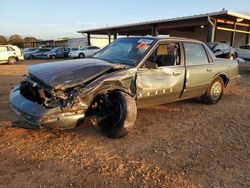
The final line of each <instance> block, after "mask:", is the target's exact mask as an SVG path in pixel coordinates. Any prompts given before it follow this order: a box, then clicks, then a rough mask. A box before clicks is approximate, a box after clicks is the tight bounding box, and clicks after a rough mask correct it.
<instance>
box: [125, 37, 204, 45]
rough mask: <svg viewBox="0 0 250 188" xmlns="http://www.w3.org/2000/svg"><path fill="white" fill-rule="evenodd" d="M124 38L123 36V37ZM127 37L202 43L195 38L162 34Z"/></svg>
mask: <svg viewBox="0 0 250 188" xmlns="http://www.w3.org/2000/svg"><path fill="white" fill-rule="evenodd" d="M124 38H125V37H124ZM128 38H138V39H149V40H150V39H151V40H155V41H159V42H160V41H173V40H175V41H188V42H198V43H202V41H199V40H196V39H190V38H184V37H164V36H155V37H154V36H135V37H128Z"/></svg>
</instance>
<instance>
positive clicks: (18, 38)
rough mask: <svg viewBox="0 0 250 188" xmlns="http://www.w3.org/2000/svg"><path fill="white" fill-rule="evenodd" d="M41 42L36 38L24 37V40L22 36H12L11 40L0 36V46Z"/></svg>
mask: <svg viewBox="0 0 250 188" xmlns="http://www.w3.org/2000/svg"><path fill="white" fill-rule="evenodd" d="M37 41H39V40H38V39H36V38H35V37H24V38H22V37H21V36H20V35H11V36H10V37H9V38H7V37H5V36H3V35H0V45H4V44H13V45H19V44H21V43H24V42H27V43H28V42H37Z"/></svg>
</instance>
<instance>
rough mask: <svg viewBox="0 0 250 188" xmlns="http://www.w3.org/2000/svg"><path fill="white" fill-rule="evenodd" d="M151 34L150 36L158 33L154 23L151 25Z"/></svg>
mask: <svg viewBox="0 0 250 188" xmlns="http://www.w3.org/2000/svg"><path fill="white" fill-rule="evenodd" d="M151 35H152V36H157V35H158V27H157V26H156V25H153V26H152V29H151Z"/></svg>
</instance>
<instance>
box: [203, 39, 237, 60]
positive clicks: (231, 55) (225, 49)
mask: <svg viewBox="0 0 250 188" xmlns="http://www.w3.org/2000/svg"><path fill="white" fill-rule="evenodd" d="M207 46H208V47H209V48H210V49H211V50H212V52H213V53H214V55H215V56H216V57H221V58H227V59H231V60H233V59H235V58H236V57H237V53H236V52H235V49H234V48H233V47H231V46H230V45H229V44H226V43H219V42H214V43H207Z"/></svg>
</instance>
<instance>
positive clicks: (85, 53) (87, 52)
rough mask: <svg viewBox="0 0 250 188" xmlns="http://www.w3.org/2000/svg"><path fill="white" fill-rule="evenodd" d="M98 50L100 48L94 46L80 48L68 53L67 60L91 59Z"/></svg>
mask: <svg viewBox="0 0 250 188" xmlns="http://www.w3.org/2000/svg"><path fill="white" fill-rule="evenodd" d="M99 50H100V48H98V47H96V46H86V47H83V48H80V49H79V50H76V51H73V52H70V53H69V58H85V57H92V56H93V55H94V54H95V53H97V52H98V51H99Z"/></svg>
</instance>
